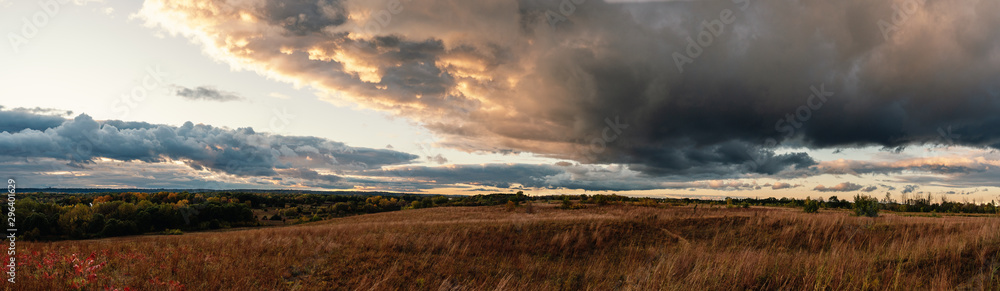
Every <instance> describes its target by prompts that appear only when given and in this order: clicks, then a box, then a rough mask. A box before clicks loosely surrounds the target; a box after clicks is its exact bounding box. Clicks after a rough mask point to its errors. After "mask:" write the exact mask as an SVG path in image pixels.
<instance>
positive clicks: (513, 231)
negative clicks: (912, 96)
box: [4, 204, 1000, 290]
mask: <svg viewBox="0 0 1000 291" xmlns="http://www.w3.org/2000/svg"><path fill="white" fill-rule="evenodd" d="M533 210H534V211H533V212H534V213H532V214H529V213H525V212H524V211H513V212H508V211H506V210H505V207H503V206H497V207H479V208H432V209H419V210H407V211H400V212H392V213H379V214H371V215H362V216H355V217H347V218H341V219H335V220H330V221H324V222H318V223H312V224H306V225H300V226H292V227H280V228H268V229H255V230H242V231H229V232H214V233H187V234H183V235H171V236H141V237H127V238H114V239H102V240H88V241H64V242H51V243H27V242H26V243H22V244H20V245H19V246H18V250H19V251H20V252H21V254H26V255H19V256H18V260H19V261H20V262H22V264H26V265H23V267H22V268H21V269H19V270H18V278H19V279H20V281H19V282H18V283H17V288H18V290H60V289H71V288H74V287H76V288H83V289H101V290H103V289H105V288H107V289H111V290H114V289H115V288H120V289H124V288H125V287H131V288H136V289H139V290H183V289H190V290H234V289H235V290H261V289H263V290H284V289H299V290H331V289H365V290H369V289H374V290H380V289H423V290H431V289H434V290H438V289H448V290H451V289H457V290H466V289H472V290H481V289H491V290H493V289H501V290H503V289H531V290H580V289H598V290H607V289H624V290H651V289H659V290H691V289H714V290H733V289H794V290H803V289H818V290H823V289H832V290H861V289H864V290H912V289H997V288H1000V274H998V270H1000V232H998V230H1000V221H998V220H997V218H992V217H989V218H987V217H946V218H930V217H901V216H895V215H891V214H889V215H883V216H882V217H879V218H867V217H855V216H850V215H849V213H847V212H831V211H820V213H818V214H805V213H802V212H800V211H795V210H789V209H777V208H776V209H769V208H750V209H742V208H730V209H724V208H718V209H715V208H712V209H705V208H702V209H699V210H698V211H697V212H695V211H693V208H691V207H673V208H652V207H634V206H617V205H609V206H603V207H590V208H586V209H577V210H561V209H557V208H556V207H554V206H553V205H539V204H536V205H534V206H533ZM74 256H75V257H74ZM74 258H75V259H76V261H74ZM87 259H89V260H90V261H89V263H87V262H88V261H87ZM81 265H82V266H83V268H82V270H81V268H80V266H81ZM97 265H100V266H101V267H99V268H94V267H93V266H97ZM4 286H8V287H6V288H7V289H11V287H10V286H11V285H10V284H7V285H4Z"/></svg>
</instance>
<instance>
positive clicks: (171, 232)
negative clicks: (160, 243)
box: [163, 229, 184, 235]
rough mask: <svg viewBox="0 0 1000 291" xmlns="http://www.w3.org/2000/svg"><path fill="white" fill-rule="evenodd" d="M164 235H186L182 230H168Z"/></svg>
mask: <svg viewBox="0 0 1000 291" xmlns="http://www.w3.org/2000/svg"><path fill="white" fill-rule="evenodd" d="M163 234H165V235H182V234H184V232H183V231H181V230H180V229H168V230H164V231H163Z"/></svg>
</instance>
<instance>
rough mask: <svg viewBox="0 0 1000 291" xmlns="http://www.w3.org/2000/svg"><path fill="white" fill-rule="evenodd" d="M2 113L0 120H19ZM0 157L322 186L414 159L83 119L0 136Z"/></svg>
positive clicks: (201, 128)
mask: <svg viewBox="0 0 1000 291" xmlns="http://www.w3.org/2000/svg"><path fill="white" fill-rule="evenodd" d="M2 112H3V111H0V118H20V117H23V116H12V115H9V114H3V113H2ZM29 117H31V116H29ZM29 119H30V118H29ZM2 120H3V119H0V124H2V123H3V121H2ZM118 126H122V128H118ZM0 156H6V157H14V158H53V159H59V160H63V161H67V162H69V163H70V164H72V165H75V166H78V167H85V166H86V165H89V164H93V161H94V160H95V159H98V158H109V159H114V160H120V161H126V162H129V161H132V162H144V163H161V162H166V161H181V162H183V163H184V164H186V165H187V166H189V167H190V168H192V169H194V170H203V169H207V170H211V171H217V172H224V173H228V174H232V175H236V176H275V177H280V176H287V177H293V178H301V179H307V180H317V181H324V182H329V183H333V182H338V181H340V180H341V178H340V177H337V176H336V175H330V174H320V173H318V172H316V169H324V170H326V171H330V172H338V171H356V170H361V169H369V168H379V167H382V166H386V165H396V164H406V163H409V162H410V161H412V160H415V159H417V158H419V157H418V156H415V155H411V154H407V153H402V152H397V151H392V150H385V149H369V148H359V147H350V146H347V145H344V144H343V143H339V142H334V141H330V140H326V139H322V138H316V137H300V136H282V135H273V134H268V133H257V132H255V131H254V130H253V129H251V128H239V129H235V130H233V129H227V128H219V127H213V126H210V125H202V124H198V125H195V124H193V123H191V122H187V123H185V124H184V125H182V126H179V127H175V126H169V125H152V124H148V123H136V122H122V121H106V122H100V121H95V120H93V119H92V118H91V117H90V116H88V115H86V114H81V115H79V116H77V117H76V118H74V119H71V120H65V121H64V122H63V123H62V124H60V125H58V126H55V127H51V128H48V129H45V130H34V129H25V130H22V131H19V132H14V133H10V132H2V133H0Z"/></svg>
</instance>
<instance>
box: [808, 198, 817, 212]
mask: <svg viewBox="0 0 1000 291" xmlns="http://www.w3.org/2000/svg"><path fill="white" fill-rule="evenodd" d="M805 210H806V213H816V212H818V211H819V202H817V201H816V200H812V198H809V197H806V207H805Z"/></svg>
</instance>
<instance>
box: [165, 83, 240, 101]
mask: <svg viewBox="0 0 1000 291" xmlns="http://www.w3.org/2000/svg"><path fill="white" fill-rule="evenodd" d="M174 87H175V88H176V90H177V91H176V93H177V96H180V97H183V98H184V99H188V100H194V101H218V102H227V101H240V100H244V99H245V98H243V97H241V96H239V95H236V93H233V92H226V91H222V90H219V89H215V88H213V87H206V86H201V87H197V88H193V89H192V88H186V87H181V86H176V85H175V86H174Z"/></svg>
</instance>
